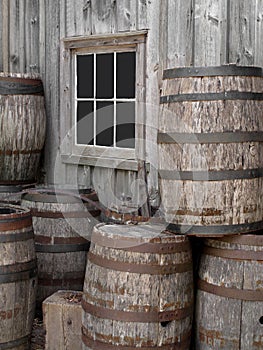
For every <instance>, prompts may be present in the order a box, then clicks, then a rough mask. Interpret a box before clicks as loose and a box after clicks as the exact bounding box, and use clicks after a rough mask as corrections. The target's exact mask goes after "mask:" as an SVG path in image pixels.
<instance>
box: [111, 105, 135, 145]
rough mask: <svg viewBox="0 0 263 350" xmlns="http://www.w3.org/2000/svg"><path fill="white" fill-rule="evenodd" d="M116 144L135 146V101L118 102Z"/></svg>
mask: <svg viewBox="0 0 263 350" xmlns="http://www.w3.org/2000/svg"><path fill="white" fill-rule="evenodd" d="M116 124H117V125H116V146H117V147H125V148H134V147H135V103H134V102H129V103H118V104H117V117H116Z"/></svg>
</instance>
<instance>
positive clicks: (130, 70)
mask: <svg viewBox="0 0 263 350" xmlns="http://www.w3.org/2000/svg"><path fill="white" fill-rule="evenodd" d="M135 65H136V64H135V52H121V53H117V98H134V97H135Z"/></svg>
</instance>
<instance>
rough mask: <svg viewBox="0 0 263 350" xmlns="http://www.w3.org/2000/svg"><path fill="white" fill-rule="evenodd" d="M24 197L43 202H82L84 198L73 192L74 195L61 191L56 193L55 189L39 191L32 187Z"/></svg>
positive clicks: (31, 200) (28, 199)
mask: <svg viewBox="0 0 263 350" xmlns="http://www.w3.org/2000/svg"><path fill="white" fill-rule="evenodd" d="M22 199H25V200H27V201H30V202H41V203H57V204H82V200H81V199H80V198H77V197H76V196H74V194H72V196H70V195H67V194H65V195H63V194H61V193H60V194H59V193H58V194H56V193H55V190H54V191H52V192H49V191H48V190H47V191H46V192H37V190H34V189H31V190H30V191H29V192H28V193H26V194H25V195H23V197H22Z"/></svg>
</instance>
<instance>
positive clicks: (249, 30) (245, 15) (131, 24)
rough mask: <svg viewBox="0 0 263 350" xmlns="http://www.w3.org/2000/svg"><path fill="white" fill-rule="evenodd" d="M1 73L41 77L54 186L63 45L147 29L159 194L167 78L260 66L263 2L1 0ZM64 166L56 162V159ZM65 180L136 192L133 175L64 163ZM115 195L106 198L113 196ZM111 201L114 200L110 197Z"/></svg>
mask: <svg viewBox="0 0 263 350" xmlns="http://www.w3.org/2000/svg"><path fill="white" fill-rule="evenodd" d="M0 12H1V16H2V18H1V21H0V47H1V48H2V50H1V54H0V70H9V71H11V72H39V73H40V75H41V77H42V79H43V82H44V86H45V97H46V110H47V116H48V129H47V139H46V147H45V171H46V181H47V182H49V183H52V182H53V181H54V165H55V161H56V157H57V155H58V156H59V151H60V143H61V140H60V121H61V118H63V116H61V115H60V98H59V96H60V58H59V53H60V40H61V39H62V38H65V37H72V36H79V35H92V34H102V33H116V32H126V31H134V30H142V29H148V39H147V61H146V71H147V77H146V102H147V106H148V107H147V124H148V125H152V128H149V130H148V131H147V137H148V140H151V141H152V142H149V144H150V146H149V147H148V148H147V160H148V161H149V162H150V163H151V165H152V168H153V170H152V171H151V172H150V175H149V188H150V190H151V191H152V189H153V191H154V189H155V188H156V187H157V183H158V181H157V172H156V171H155V170H154V168H156V167H157V150H156V129H157V127H158V103H157V101H158V100H159V92H160V89H161V86H162V71H163V69H164V68H171V67H176V66H184V65H196V66H198V65H202V66H203V65H220V64H225V63H237V64H240V65H258V66H263V54H262V52H263V43H262V38H263V0H249V1H248V0H74V1H73V0H0ZM58 159H59V157H58ZM59 169H60V170H59V172H60V174H61V177H60V178H61V181H63V182H65V183H71V182H72V181H73V182H74V181H75V179H76V177H77V178H78V181H79V182H80V183H82V184H83V185H86V186H90V185H94V179H95V182H96V184H97V186H98V187H99V188H100V191H101V193H105V191H107V190H108V188H109V186H111V188H112V194H111V195H107V196H106V197H105V202H106V204H108V205H110V204H111V202H112V201H114V198H113V197H114V192H115V194H117V195H120V194H121V193H125V194H126V195H131V196H132V195H133V193H131V187H132V188H133V187H135V188H136V186H131V183H134V184H135V182H134V181H135V180H136V173H133V172H128V171H117V170H116V171H114V172H112V171H111V170H109V169H105V168H104V169H103V168H100V169H96V177H94V179H92V178H93V176H92V175H93V169H91V168H89V167H86V166H85V167H84V166H79V167H77V166H75V165H65V164H60V166H59ZM110 192H111V191H108V193H110ZM112 196H113V197H112Z"/></svg>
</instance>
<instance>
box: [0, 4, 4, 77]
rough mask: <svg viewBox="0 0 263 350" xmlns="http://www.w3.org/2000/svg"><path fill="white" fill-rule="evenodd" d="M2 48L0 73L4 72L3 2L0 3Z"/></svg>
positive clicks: (0, 38)
mask: <svg viewBox="0 0 263 350" xmlns="http://www.w3.org/2000/svg"><path fill="white" fill-rule="evenodd" d="M0 16H1V21H0V48H1V54H0V72H2V71H3V55H4V51H3V21H4V3H3V1H0Z"/></svg>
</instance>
